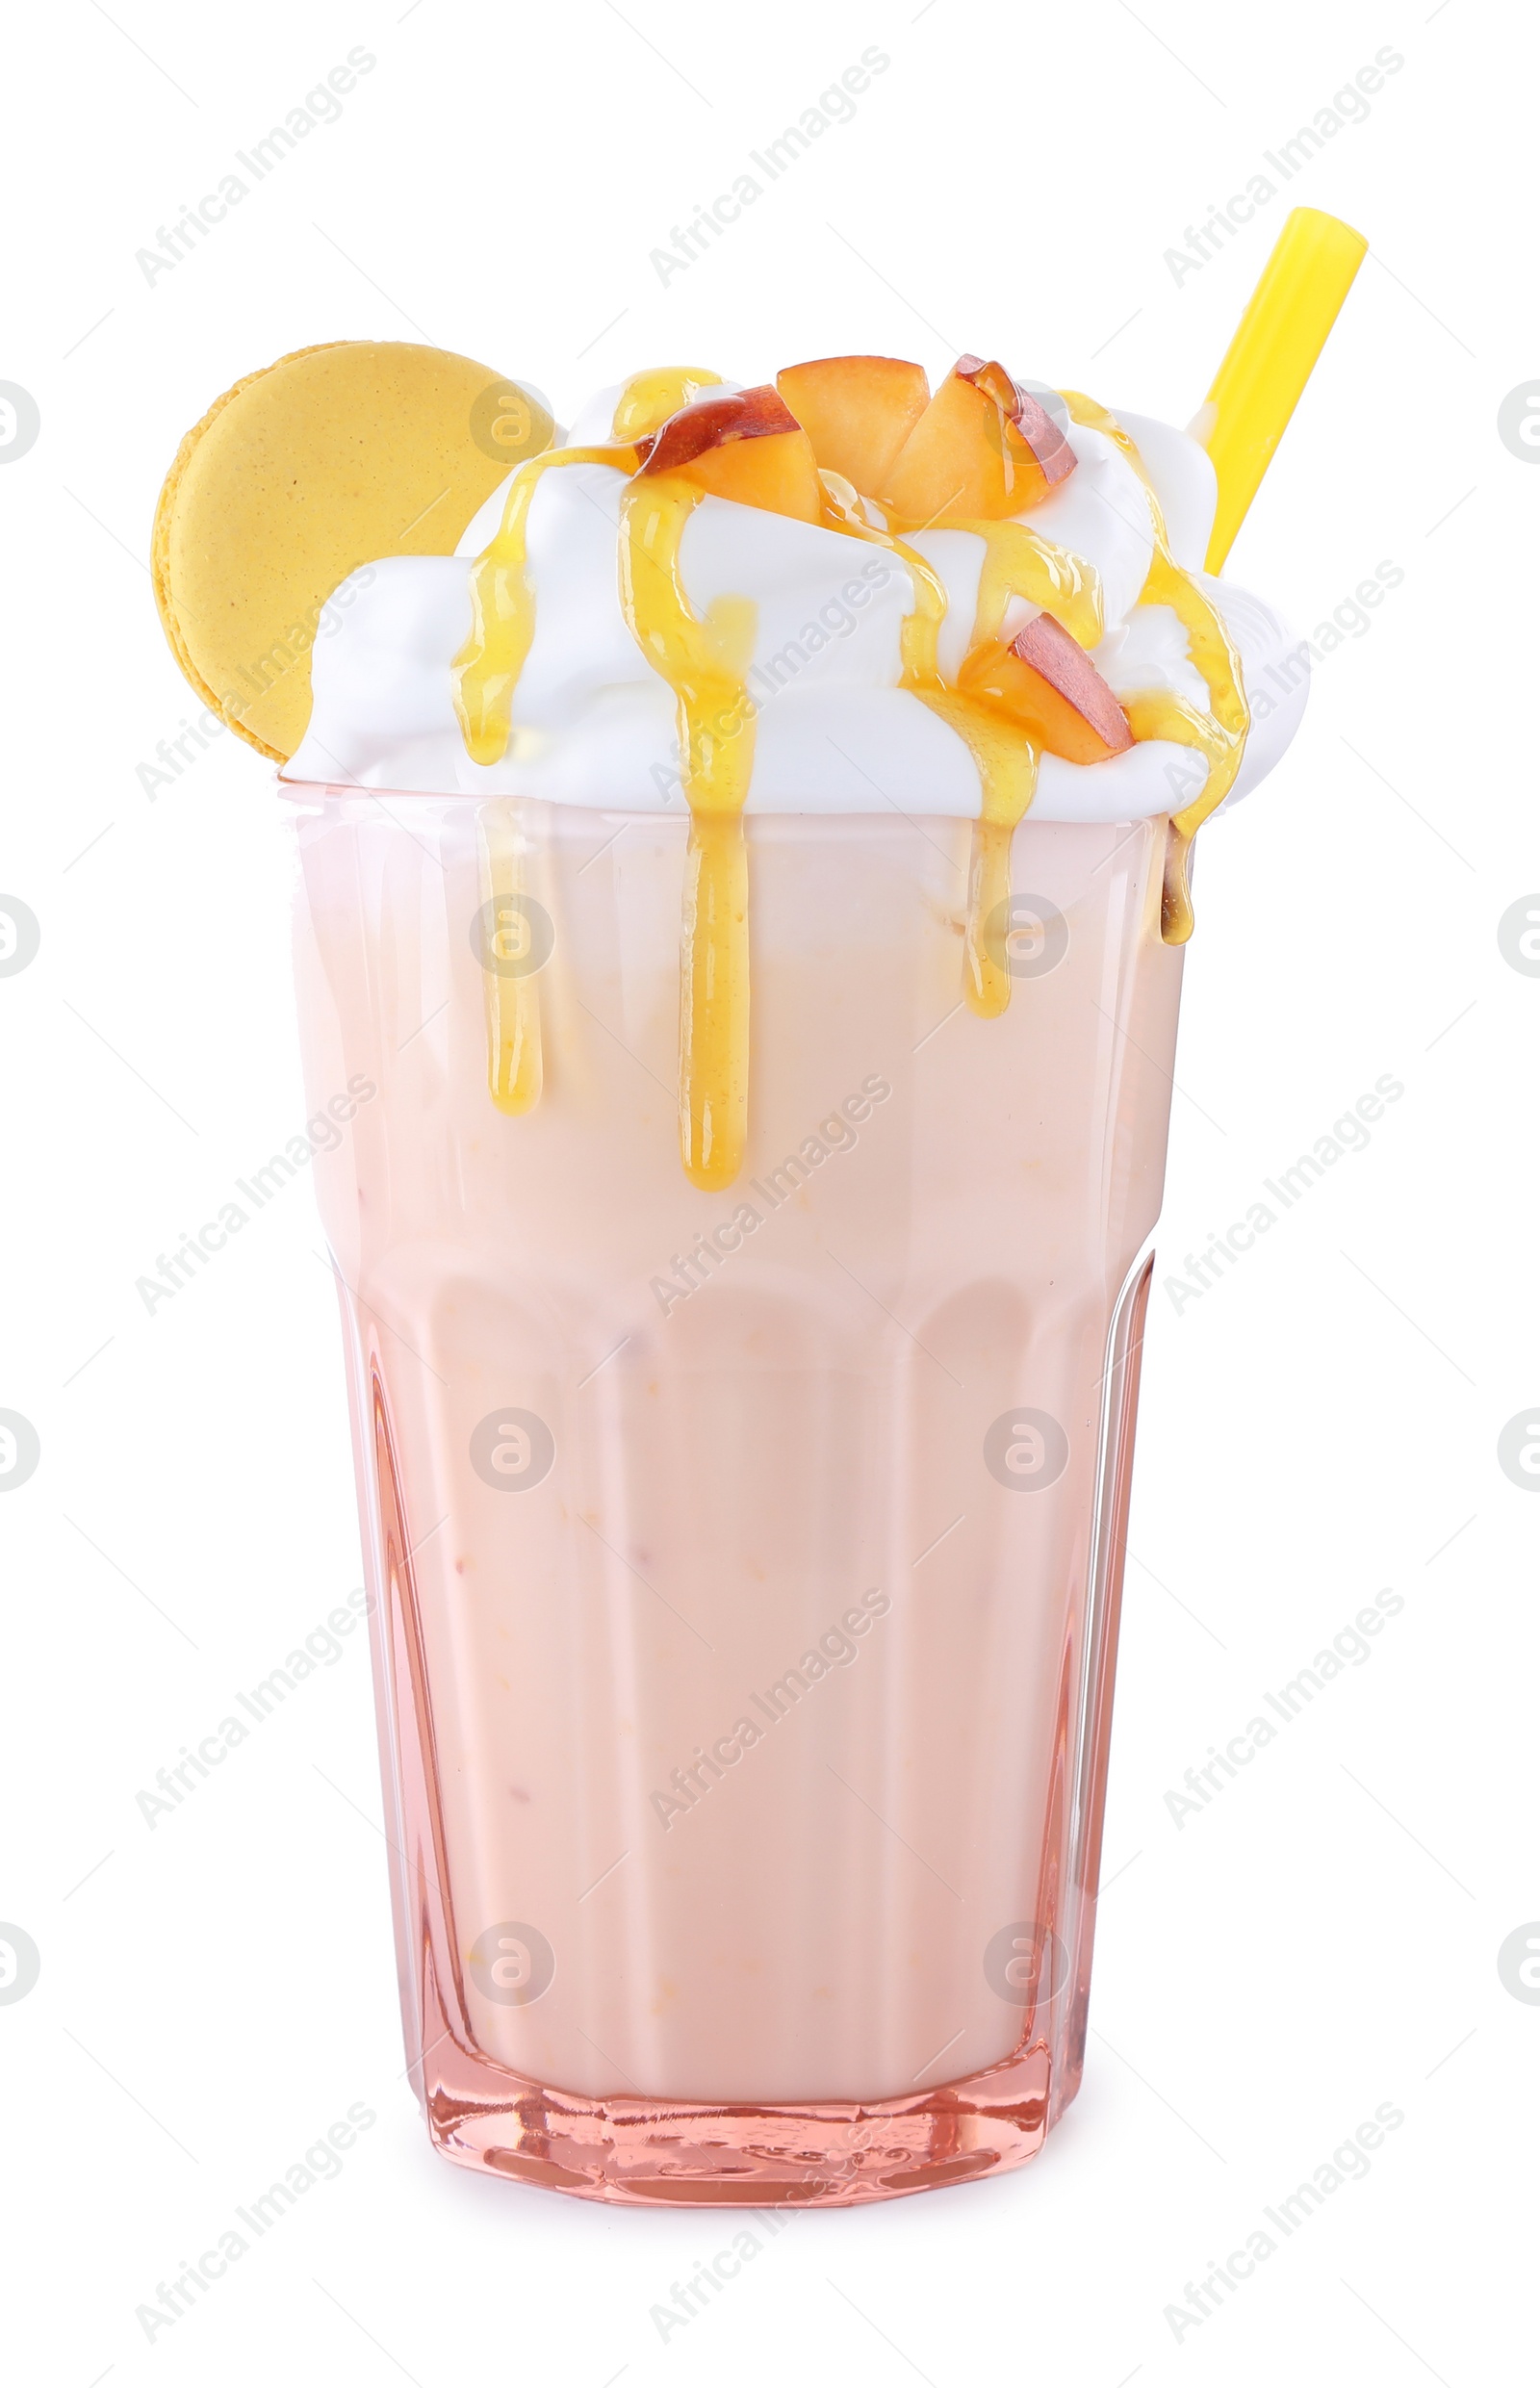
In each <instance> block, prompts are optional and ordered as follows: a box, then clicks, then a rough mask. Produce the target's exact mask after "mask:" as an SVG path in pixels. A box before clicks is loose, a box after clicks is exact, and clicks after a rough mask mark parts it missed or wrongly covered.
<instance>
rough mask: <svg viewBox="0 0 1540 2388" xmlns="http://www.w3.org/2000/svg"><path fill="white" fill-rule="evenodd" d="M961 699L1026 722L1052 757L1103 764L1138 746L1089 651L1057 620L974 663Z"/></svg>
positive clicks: (1045, 619)
mask: <svg viewBox="0 0 1540 2388" xmlns="http://www.w3.org/2000/svg"><path fill="white" fill-rule="evenodd" d="M957 684H958V689H959V692H960V694H962V695H963V696H966V697H972V698H973V699H974V700H975V702H976V703H979V704H982V705H988V706H992V707H993V708H994V710H995V711H997V712H1001V713H1008V714H1009V715H1010V716H1011V719H1012V720H1013V721H1016V722H1019V723H1020V724H1021V726H1022V728H1023V729H1024V730H1025V731H1026V732H1028V734H1029V736H1030V737H1031V738H1032V739H1033V741H1034V742H1035V744H1037V745H1039V746H1040V747H1041V748H1042V750H1043V752H1044V753H1045V754H1048V755H1059V756H1062V757H1064V759H1065V762H1071V763H1100V762H1105V761H1106V760H1107V759H1108V757H1110V756H1113V755H1123V754H1126V753H1127V751H1128V749H1129V748H1130V747H1131V746H1132V745H1133V743H1134V733H1133V732H1132V730H1130V728H1129V726H1128V719H1127V716H1126V715H1125V713H1124V711H1123V709H1122V706H1120V705H1119V704H1118V702H1117V698H1116V697H1115V696H1114V694H1113V692H1112V690H1111V688H1110V687H1109V686H1108V685H1107V682H1106V681H1105V680H1103V678H1102V676H1101V674H1100V673H1099V672H1098V671H1097V669H1096V667H1095V665H1094V664H1093V663H1092V662H1091V657H1090V656H1089V655H1087V654H1086V652H1085V650H1084V648H1082V647H1077V646H1076V644H1075V642H1074V640H1073V639H1072V638H1071V637H1070V635H1069V633H1068V631H1067V630H1065V629H1061V628H1060V626H1059V624H1058V623H1057V622H1056V621H1055V620H1054V618H1053V616H1052V615H1051V614H1046V613H1043V614H1039V615H1038V617H1037V619H1036V621H1033V622H1029V623H1028V624H1027V627H1026V629H1024V630H1022V631H1021V632H1020V633H1019V634H1018V635H1017V636H1016V637H1015V638H1014V639H1012V640H1011V641H1010V642H1009V644H1008V643H1007V642H1006V641H1005V640H1004V639H996V640H994V641H992V642H991V644H990V645H989V646H988V647H981V648H980V649H978V651H977V652H976V653H975V654H973V655H969V656H968V658H967V660H966V661H965V662H964V664H963V669H962V671H961V672H960V673H959V674H958V683H957Z"/></svg>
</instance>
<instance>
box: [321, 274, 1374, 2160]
mask: <svg viewBox="0 0 1540 2388" xmlns="http://www.w3.org/2000/svg"><path fill="white" fill-rule="evenodd" d="M1349 278H1350V277H1349ZM1345 287H1346V284H1344V288H1345ZM1275 319H1276V309H1274V311H1273V316H1272V317H1270V318H1269V319H1268V322H1269V323H1270V324H1272V325H1273V326H1274V328H1275ZM1321 336H1322V337H1323V336H1324V334H1323V331H1322V335H1321ZM1317 345H1318V346H1319V341H1318V342H1317ZM1298 379H1299V381H1300V382H1301V383H1302V379H1303V374H1302V372H1301V373H1300V374H1299V376H1298ZM1295 395H1297V390H1296V393H1295ZM1271 402H1272V404H1273V409H1274V413H1276V398H1275V396H1274V398H1273V400H1272V401H1271ZM1291 402H1292V401H1291ZM1221 411H1222V410H1221ZM1286 419H1287V415H1286V413H1285V416H1284V420H1286ZM1233 422H1234V415H1233V410H1232V413H1231V414H1230V415H1229V416H1226V417H1224V427H1225V430H1226V432H1229V431H1231V430H1232V429H1233ZM1279 427H1280V428H1281V424H1280V425H1279ZM1209 428H1210V429H1211V430H1212V428H1213V426H1212V425H1211V426H1209ZM1215 446H1216V443H1215V441H1214V439H1213V438H1211V440H1210V445H1209V448H1207V449H1206V448H1205V446H1204V445H1202V444H1201V443H1200V442H1199V441H1198V440H1197V439H1194V438H1192V437H1190V436H1189V435H1187V434H1185V433H1182V432H1179V431H1175V430H1172V429H1170V428H1168V427H1167V426H1164V425H1161V424H1156V423H1153V422H1149V421H1146V420H1144V419H1142V418H1139V417H1133V416H1127V415H1124V416H1115V415H1112V414H1109V413H1108V412H1107V411H1106V410H1105V409H1103V408H1102V407H1100V406H1099V405H1097V404H1095V403H1093V402H1092V401H1091V400H1089V399H1087V398H1082V397H1081V396H1079V395H1078V394H1075V393H1063V394H1061V393H1059V392H1056V391H1052V390H1049V389H1046V388H1044V387H1043V386H1042V385H1040V384H1037V383H1026V382H1023V381H1020V380H1017V379H1015V378H1014V377H1013V376H1012V375H1010V374H1008V373H1007V372H1004V370H1003V369H1002V368H1001V367H1000V366H998V365H997V364H992V363H989V362H988V361H986V360H981V359H979V358H975V357H964V358H963V359H961V360H959V362H958V364H957V365H956V366H955V367H954V368H953V370H952V371H951V372H949V373H948V374H946V375H945V376H944V377H943V379H942V380H941V381H940V383H939V384H938V386H937V389H936V391H935V392H934V393H933V392H932V391H931V389H930V387H929V384H928V381H927V379H926V377H925V375H924V374H923V373H922V372H921V371H920V369H919V368H918V367H917V366H911V365H907V364H904V363H902V362H900V361H897V360H891V359H875V358H835V359H824V360H818V361H817V362H815V363H813V364H809V365H805V366H799V367H794V368H791V369H788V370H787V371H785V372H783V373H781V374H780V375H779V376H778V378H777V381H776V382H775V383H774V384H763V385H760V386H758V387H756V388H751V389H747V390H745V389H741V388H738V387H736V386H735V385H732V384H729V383H725V382H723V381H721V380H720V379H719V378H718V377H717V376H716V375H715V374H714V373H708V372H704V371H702V370H700V369H694V368H680V369H669V370H667V371H659V372H647V373H643V374H638V375H636V376H634V377H633V378H632V380H631V381H629V382H628V383H626V384H624V385H622V386H621V387H619V388H616V389H613V390H610V391H606V392H604V393H602V394H601V397H600V398H598V399H597V400H596V401H595V402H594V403H593V405H592V406H591V407H590V408H589V409H588V410H587V412H586V414H585V416H584V417H582V418H580V419H579V422H578V425H577V427H576V429H575V430H574V432H573V433H572V434H571V435H569V436H568V437H567V439H566V440H565V442H564V443H563V444H561V445H550V446H546V447H544V448H543V449H541V451H540V452H539V453H537V454H535V455H533V456H531V457H529V458H527V459H526V460H525V461H523V462H522V463H520V464H518V465H517V468H516V470H515V471H514V472H513V473H512V475H510V476H509V477H507V478H506V479H500V481H499V483H498V485H497V486H496V487H495V488H494V489H493V490H492V492H491V494H490V495H489V496H488V497H487V499H486V501H485V502H484V504H483V505H481V507H480V509H479V511H478V512H477V513H476V514H475V519H473V520H472V521H471V522H470V523H469V525H468V526H467V527H466V529H465V532H464V535H463V536H462V537H461V539H460V540H459V543H458V552H456V553H454V554H442V555H438V554H412V555H401V554H387V555H383V556H379V555H376V556H373V557H372V558H371V559H370V561H369V563H368V566H367V571H358V572H356V573H354V574H353V575H352V576H350V578H349V579H348V580H347V582H346V583H345V584H344V586H343V587H341V588H339V589H338V590H336V592H335V596H336V598H337V601H338V605H337V613H336V619H337V621H338V623H339V624H340V628H339V629H338V631H337V634H336V635H335V636H333V637H331V638H329V639H327V640H326V641H324V642H321V641H319V640H318V642H317V644H316V649H315V655H314V659H313V663H312V665H311V677H312V681H313V706H312V709H311V712H310V715H309V720H308V727H307V728H306V731H305V734H304V737H303V739H302V741H301V742H300V743H299V745H298V747H297V749H296V751H295V752H294V753H293V754H292V755H290V756H288V757H284V758H282V759H283V771H282V785H283V790H284V794H285V797H286V799H287V800H288V801H287V816H288V820H289V824H290V830H291V834H292V835H293V838H294V842H295V852H296V857H297V868H296V874H295V884H296V907H295V911H296V967H297V979H298V989H299V1011H300V1019H301V1028H302V1036H303V1043H304V1057H305V1070H306V1081H307V1091H308V1094H309V1097H310V1101H311V1103H312V1105H313V1106H320V1107H321V1108H324V1107H325V1106H326V1104H327V1102H328V1100H329V1098H330V1097H331V1096H332V1095H333V1094H335V1093H336V1092H337V1091H339V1090H342V1089H347V1088H352V1089H354V1090H355V1091H356V1089H357V1087H358V1086H359V1084H360V1083H362V1084H364V1085H365V1086H367V1088H368V1089H369V1095H368V1097H367V1098H366V1099H364V1100H362V1101H359V1102H357V1104H356V1108H355V1109H354V1111H353V1115H352V1117H351V1118H350V1120H349V1121H348V1122H347V1126H346V1128H345V1130H344V1137H343V1142H342V1143H341V1144H340V1145H339V1146H338V1148H337V1149H336V1150H334V1151H333V1152H331V1153H329V1154H322V1155H321V1156H320V1157H319V1158H318V1162H317V1165H316V1166H317V1179H318V1194H319V1199H320V1203H321V1213H322V1217H323V1220H324V1223H325V1228H326V1233H327V1237H328V1240H329V1244H330V1247H331V1251H332V1255H333V1262H334V1268H335V1273H336V1280H337V1287H338V1294H339V1299H340V1303H341V1308H342V1316H343V1324H344V1337H345V1344H346V1348H347V1363H348V1382H349V1391H350V1399H351V1407H352V1420H353V1431H354V1441H355V1451H356V1457H357V1468H358V1484H359V1497H360V1509H361V1516H362V1523H363V1535H364V1544H365V1551H366V1563H367V1568H368V1573H369V1578H370V1585H371V1589H372V1594H373V1600H372V1623H373V1631H374V1657H375V1671H376V1691H377V1697H378V1706H379V1717H380V1729H381V1747H382V1756H383V1761H384V1775H385V1784H386V1798H387V1836H388V1840H389V1843H390V1848H391V1866H392V1882H393V1893H394V1901H395V1910H396V1919H397V1936H398V1961H399V1971H400V1989H401V1998H402V2006H403V2012H404V2016H405V2022H406V2036H407V2043H408V2054H409V2058H410V2061H411V2067H412V2077H413V2079H414V2081H415V2083H416V2086H417V2089H418V2092H419V2094H420V2096H421V2098H422V2101H423V2104H424V2112H425V2115H426V2118H427V2122H428V2127H429V2129H430V2132H431V2134H432V2137H433V2139H434V2142H435V2144H437V2145H438V2146H439V2147H440V2148H441V2149H442V2150H443V2151H444V2152H445V2153H446V2154H447V2155H449V2157H451V2158H452V2159H454V2160H455V2161H457V2162H459V2163H462V2164H466V2165H469V2166H473V2167H475V2168H479V2169H490V2170H494V2171H498V2172H501V2173H504V2174H506V2175H508V2176H509V2177H511V2178H515V2179H519V2180H524V2181H526V2182H531V2183H535V2184H539V2185H542V2186H546V2187H551V2188H556V2189H562V2190H566V2191H569V2192H573V2193H575V2194H578V2195H584V2196H590V2197H597V2198H603V2199H608V2200H614V2201H622V2202H637V2203H642V2202H654V2203H655V2202H660V2201H661V2202H676V2203H693V2202H698V2203H708V2204H721V2203H724V2202H726V2203H732V2202H742V2203H746V2204H757V2205H766V2204H772V2203H778V2202H788V2203H798V2202H802V2203H813V2204H845V2203H852V2202H857V2201H863V2200H868V2199H874V2198H881V2197H886V2196H892V2195H902V2194H905V2193H908V2192H911V2191H915V2190H918V2189H922V2188H927V2187H931V2186H937V2185H940V2184H945V2183H952V2182H960V2181H964V2180H970V2179H975V2178H978V2177H981V2176H983V2175H986V2174H988V2173H991V2172H995V2171H999V2170H1004V2169H1007V2168H1009V2167H1011V2166H1013V2165H1015V2164H1017V2163H1019V2162H1021V2161H1023V2160H1024V2159H1025V2158H1026V2157H1028V2156H1030V2155H1031V2154H1033V2153H1034V2152H1035V2151H1036V2150H1037V2148H1038V2147H1040V2145H1041V2144H1042V2141H1043V2138H1044V2135H1045V2133H1046V2132H1047V2130H1048V2128H1049V2126H1050V2125H1051V2123H1052V2122H1053V2121H1054V2119H1055V2118H1057V2116H1058V2115H1059V2114H1060V2113H1062V2112H1063V2110H1064V2108H1065V2105H1066V2104H1067V2102H1068V2101H1069V2099H1070V2098H1072V2097H1073V2095H1074V2093H1075V2091H1076V2088H1077V2087H1078V2084H1079V2080H1080V2073H1081V2066H1082V2059H1083V2052H1084V2043H1085V2034H1086V2015H1087V2000H1088V1995H1089V1985H1090V1968H1091V1944H1092V1939H1093V1933H1094V1923H1095V1906H1096V1887H1097V1876H1098V1865H1099V1860H1100V1846H1101V1824H1102V1809H1103V1802H1104V1798H1105V1789H1106V1766H1107V1748H1108V1734H1109V1730H1110V1722H1111V1708H1112V1691H1113V1675H1114V1661H1115V1655H1116V1648H1117V1619H1118V1605H1119V1600H1120V1595H1121V1583H1122V1562H1123V1548H1124V1533H1125V1525H1126V1516H1127V1504H1128V1494H1129V1477H1130V1468H1131V1463H1132V1455H1133V1440H1134V1421H1135V1410H1136V1402H1137V1395H1138V1384H1139V1365H1140V1347H1141V1338H1142V1320H1143V1313H1144V1305H1145V1300H1146V1297H1147V1291H1148V1284H1149V1273H1150V1267H1151V1261H1150V1256H1149V1239H1150V1236H1151V1233H1152V1230H1153V1227H1154V1224H1155V1220H1156V1216H1157V1213H1158V1210H1159V1207H1160V1198H1161V1183H1162V1174H1163V1168H1164V1161H1165V1150H1166V1139H1167V1127H1168V1110H1169V1100H1170V1089H1171V1071H1172V1066H1173V1057H1174V1047H1175V1036H1176V1022H1177V1006H1178V996H1179V990H1180V981H1181V965H1182V952H1183V942H1184V940H1185V938H1186V937H1187V935H1188V934H1189V932H1190V930H1191V927H1192V905H1191V895H1190V880H1189V862H1190V856H1191V849H1192V843H1193V836H1194V835H1195V832H1196V830H1197V829H1198V827H1199V826H1200V825H1201V824H1202V822H1203V821H1204V820H1205V819H1206V818H1207V817H1208V816H1209V815H1210V814H1211V813H1212V812H1213V811H1215V810H1216V809H1218V808H1219V805H1220V804H1221V803H1225V802H1233V801H1235V800H1236V799H1237V798H1238V797H1239V796H1241V795H1242V794H1244V793H1245V790H1246V789H1247V788H1248V787H1249V786H1251V785H1253V784H1254V783H1255V782H1256V781H1257V780H1259V779H1260V778H1261V777H1262V776H1263V775H1264V774H1265V773H1266V771H1267V770H1268V769H1269V768H1270V766H1271V764H1272V763H1273V762H1274V761H1275V760H1276V759H1277V758H1278V757H1279V756H1280V755H1281V754H1282V752H1283V750H1284V748H1285V746H1286V745H1287V743H1288V740H1289V738H1290V737H1291V736H1292V734H1293V732H1294V729H1295V728H1296V724H1297V719H1298V715H1299V711H1300V708H1301V706H1302V701H1303V683H1302V682H1300V683H1299V684H1298V686H1297V687H1296V686H1295V685H1294V684H1293V681H1292V679H1291V677H1290V676H1288V675H1280V676H1279V682H1278V684H1280V685H1288V686H1289V687H1290V694H1289V695H1288V697H1287V698H1285V699H1283V700H1282V701H1280V702H1273V701H1271V700H1270V699H1268V698H1266V697H1263V696H1262V695H1261V693H1260V692H1261V690H1262V689H1263V687H1264V686H1265V685H1269V684H1270V683H1269V682H1268V681H1267V679H1266V675H1267V672H1268V669H1269V666H1270V664H1274V663H1276V662H1278V661H1279V660H1281V658H1282V657H1283V656H1284V655H1286V653H1287V650H1288V639H1287V634H1286V632H1285V630H1284V629H1283V626H1282V624H1281V623H1280V622H1279V620H1278V619H1277V617H1276V615H1275V614H1273V612H1272V611H1271V609H1270V607H1268V606H1267V605H1266V604H1264V603H1262V602H1261V601H1260V600H1258V599H1256V598H1252V597H1249V596H1247V595H1245V593H1244V592H1241V591H1238V590H1235V589H1233V588H1232V587H1230V586H1229V585H1228V584H1227V583H1224V582H1221V581H1220V580H1219V579H1218V578H1215V577H1214V573H1213V571H1211V570H1210V569H1207V568H1206V566H1209V565H1213V566H1215V567H1216V568H1217V565H1218V563H1219V561H1222V553H1219V554H1218V555H1217V554H1216V553H1215V552H1214V548H1213V545H1212V541H1213V538H1214V524H1215V519H1216V509H1217V506H1218V505H1219V501H1220V499H1221V496H1222V494H1223V491H1222V486H1221V482H1220V479H1219V475H1218V474H1217V471H1216V463H1215V460H1214V453H1213V452H1211V451H1213V450H1214V449H1215ZM1253 485H1254V484H1253ZM1227 543H1228V542H1227V538H1226V539H1225V541H1224V544H1225V545H1227Z"/></svg>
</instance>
